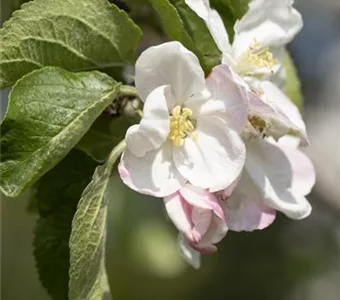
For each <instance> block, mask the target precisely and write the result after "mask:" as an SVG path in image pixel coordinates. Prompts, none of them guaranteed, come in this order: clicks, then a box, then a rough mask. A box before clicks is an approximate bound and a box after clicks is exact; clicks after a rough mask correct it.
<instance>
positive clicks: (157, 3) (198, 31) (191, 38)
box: [150, 0, 221, 75]
mask: <svg viewBox="0 0 340 300" xmlns="http://www.w3.org/2000/svg"><path fill="white" fill-rule="evenodd" d="M171 1H172V3H173V4H172V3H170V1H168V0H150V2H151V4H152V6H153V7H154V9H155V10H156V12H157V13H158V15H159V17H160V19H161V22H162V24H163V27H164V30H165V32H166V33H167V34H168V35H169V36H170V37H171V38H172V39H174V40H177V41H179V42H181V43H182V44H183V45H184V46H185V47H186V48H188V49H189V50H190V51H192V52H194V53H195V54H196V55H197V57H198V59H199V60H200V63H201V65H202V68H203V70H204V71H205V74H206V75H208V74H209V73H210V71H211V69H212V68H213V67H214V66H216V65H217V64H219V63H220V60H221V52H220V51H219V50H218V48H217V46H216V44H215V42H214V40H213V38H212V37H211V34H210V33H209V31H208V29H207V27H206V26H205V24H204V21H203V20H202V19H201V18H200V17H198V16H197V15H196V14H195V13H194V12H193V11H192V10H191V9H190V8H189V7H188V6H187V5H186V4H185V3H184V1H183V0H171Z"/></svg>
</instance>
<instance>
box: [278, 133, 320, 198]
mask: <svg viewBox="0 0 340 300" xmlns="http://www.w3.org/2000/svg"><path fill="white" fill-rule="evenodd" d="M298 143H299V139H298V138H296V137H293V136H285V137H282V138H281V139H280V140H279V143H278V146H279V147H280V148H281V150H283V152H284V153H285V154H286V156H287V158H288V159H289V161H290V165H291V166H292V171H293V182H292V189H293V191H297V193H301V194H302V195H304V196H306V195H308V194H309V193H310V192H311V190H312V188H313V186H314V184H315V170H314V166H313V163H312V162H311V160H310V159H309V157H308V156H307V155H306V154H304V153H303V152H302V151H301V150H299V149H298V148H297V145H298Z"/></svg>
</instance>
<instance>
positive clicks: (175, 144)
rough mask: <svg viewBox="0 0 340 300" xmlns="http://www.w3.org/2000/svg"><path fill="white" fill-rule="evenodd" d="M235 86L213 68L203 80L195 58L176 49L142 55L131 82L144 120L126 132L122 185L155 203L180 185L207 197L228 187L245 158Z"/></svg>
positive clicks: (225, 72)
mask: <svg viewBox="0 0 340 300" xmlns="http://www.w3.org/2000/svg"><path fill="white" fill-rule="evenodd" d="M239 80H240V79H239V78H238V77H237V76H236V75H235V74H233V73H232V72H231V71H230V69H229V68H228V67H227V66H218V67H216V68H214V70H213V71H212V74H211V76H210V78H208V80H207V81H206V80H205V78H204V73H203V70H202V68H201V66H200V64H199V61H198V59H197V57H196V56H195V55H194V54H193V53H192V52H190V51H188V50H187V49H186V48H184V47H183V46H182V45H181V44H180V43H178V42H168V43H165V44H162V45H159V46H155V47H150V48H148V49H147V50H145V51H144V52H143V53H142V54H141V56H140V57H139V58H138V60H137V63H136V76H135V81H136V88H137V91H138V93H139V95H140V97H141V99H142V100H144V101H145V103H144V114H143V117H142V120H141V122H140V124H138V125H133V126H131V127H130V128H129V129H128V131H127V133H126V143H127V148H126V150H125V151H124V153H123V155H122V157H121V162H120V164H119V172H120V176H121V178H122V180H123V181H124V183H125V184H127V185H128V186H129V187H130V188H132V189H134V190H136V191H138V192H141V193H145V194H149V195H153V196H156V197H165V196H169V195H171V194H173V193H175V192H176V191H178V190H179V189H180V188H181V187H183V186H184V185H185V184H186V183H187V182H189V183H191V184H193V185H194V186H196V187H199V188H203V189H209V190H210V191H217V190H221V189H224V188H226V187H228V185H230V184H231V183H232V182H233V181H234V180H235V178H237V177H238V176H239V174H240V173H241V171H242V168H243V164H244V159H245V147H244V143H243V141H242V139H241V138H240V136H239V133H241V132H242V131H243V129H244V126H245V124H246V122H247V99H246V97H245V91H244V89H243V87H242V86H241V85H240V84H239V83H238V81H239ZM220 82H223V88H222V89H220V88H219V87H220Z"/></svg>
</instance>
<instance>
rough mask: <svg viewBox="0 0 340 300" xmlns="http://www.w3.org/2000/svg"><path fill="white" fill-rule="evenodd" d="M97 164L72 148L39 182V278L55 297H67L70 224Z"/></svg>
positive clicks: (36, 242)
mask: <svg viewBox="0 0 340 300" xmlns="http://www.w3.org/2000/svg"><path fill="white" fill-rule="evenodd" d="M95 167H96V164H95V163H94V161H93V160H92V159H90V158H89V157H88V156H86V155H85V154H84V153H83V152H81V151H79V150H72V151H71V152H70V153H69V154H68V155H67V156H66V157H65V158H64V159H63V160H62V161H61V162H60V163H59V164H58V165H57V166H56V167H55V168H54V169H53V170H51V171H50V172H48V173H46V174H45V175H44V176H43V177H42V178H41V179H40V180H39V182H38V183H37V185H36V189H35V195H34V198H35V199H34V200H35V202H36V205H37V208H38V213H39V218H38V220H37V224H36V227H35V235H34V241H33V247H34V256H35V260H36V266H37V270H38V273H39V278H40V281H41V282H42V284H43V286H44V287H45V288H46V289H47V291H48V293H49V294H50V295H51V297H52V298H53V299H55V300H63V299H65V300H67V299H68V296H67V295H68V282H69V274H68V272H69V265H70V264H69V261H70V253H69V252H70V250H69V246H68V243H69V238H70V233H71V223H72V219H73V216H74V214H75V212H76V208H77V204H78V201H79V199H80V197H81V194H82V192H83V190H84V188H85V187H86V185H87V184H88V183H89V182H90V180H91V176H92V174H93V171H94V169H95Z"/></svg>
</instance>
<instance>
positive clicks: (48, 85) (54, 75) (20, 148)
mask: <svg viewBox="0 0 340 300" xmlns="http://www.w3.org/2000/svg"><path fill="white" fill-rule="evenodd" d="M118 91H119V84H117V83H116V82H115V81H114V80H113V79H112V78H111V77H108V76H107V75H105V74H102V73H99V72H96V71H93V72H86V73H85V72H84V73H72V72H68V71H65V70H62V69H59V68H54V67H45V68H43V69H40V70H36V71H34V72H32V73H30V74H28V75H26V76H25V77H23V78H22V79H21V80H19V81H18V82H17V84H16V85H15V86H14V87H13V89H12V91H11V93H10V96H9V98H10V100H9V105H8V111H7V113H6V116H5V119H4V121H3V123H2V127H1V164H0V171H1V179H0V180H1V181H0V182H1V189H2V191H3V192H4V193H5V194H6V195H7V196H11V197H15V196H17V195H19V194H20V193H21V192H22V191H23V190H25V189H26V188H27V187H28V186H29V185H30V184H32V183H34V182H35V181H36V180H37V179H38V178H39V177H41V176H42V175H43V174H44V173H46V172H47V171H48V170H50V169H52V168H53V167H54V166H55V165H56V164H57V163H58V162H59V161H60V160H61V159H62V158H63V157H64V156H65V155H66V154H67V153H68V152H69V151H70V149H72V148H73V147H74V146H75V145H76V144H77V142H78V141H79V140H80V139H81V137H82V136H83V135H84V134H85V133H86V132H87V131H88V129H89V128H90V126H91V124H92V123H93V122H94V121H95V119H96V118H97V117H98V116H99V115H100V114H101V113H102V111H103V110H104V109H105V108H106V107H107V106H108V105H109V104H110V103H111V102H112V100H113V98H114V97H115V95H116V94H117V92H118Z"/></svg>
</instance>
